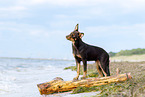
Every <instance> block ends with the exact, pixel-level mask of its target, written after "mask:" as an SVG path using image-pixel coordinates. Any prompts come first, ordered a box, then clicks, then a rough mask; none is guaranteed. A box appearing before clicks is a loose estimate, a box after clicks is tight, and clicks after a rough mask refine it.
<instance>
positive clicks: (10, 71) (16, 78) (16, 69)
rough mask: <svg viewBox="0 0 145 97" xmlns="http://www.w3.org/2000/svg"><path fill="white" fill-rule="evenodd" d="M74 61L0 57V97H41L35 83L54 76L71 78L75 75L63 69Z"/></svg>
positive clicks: (46, 80)
mask: <svg viewBox="0 0 145 97" xmlns="http://www.w3.org/2000/svg"><path fill="white" fill-rule="evenodd" d="M72 64H74V61H61V60H59V61H56V60H30V59H29V60H28V59H9V58H8V59H7V58H6V59H1V58H0V97H1V96H2V97H41V95H40V94H39V91H38V88H37V84H39V83H43V82H48V81H51V80H52V79H53V78H55V77H62V78H63V79H64V80H72V78H73V77H74V76H75V75H76V73H75V72H72V71H71V70H63V68H64V67H67V66H71V65H72Z"/></svg>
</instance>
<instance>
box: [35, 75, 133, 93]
mask: <svg viewBox="0 0 145 97" xmlns="http://www.w3.org/2000/svg"><path fill="white" fill-rule="evenodd" d="M131 78H132V77H131V75H130V73H126V74H118V75H117V76H109V77H102V78H89V79H85V80H78V81H63V80H62V79H58V78H57V79H54V80H52V81H50V82H46V83H42V84H38V85H37V86H38V89H39V91H40V94H41V95H42V94H52V93H58V92H65V91H70V90H73V89H74V88H77V87H79V86H84V87H91V86H100V85H106V84H110V83H114V82H123V81H126V80H128V79H131Z"/></svg>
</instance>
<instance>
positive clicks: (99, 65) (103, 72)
mask: <svg viewBox="0 0 145 97" xmlns="http://www.w3.org/2000/svg"><path fill="white" fill-rule="evenodd" d="M96 63H97V70H98V72H99V74H100V75H101V76H102V77H103V74H104V75H105V77H107V74H106V72H105V71H104V69H103V68H102V66H101V64H100V61H99V60H97V62H96ZM99 67H100V68H101V71H100V69H99Z"/></svg>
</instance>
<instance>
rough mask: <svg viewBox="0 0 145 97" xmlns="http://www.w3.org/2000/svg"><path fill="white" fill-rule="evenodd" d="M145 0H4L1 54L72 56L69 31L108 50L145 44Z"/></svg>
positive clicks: (0, 7)
mask: <svg viewBox="0 0 145 97" xmlns="http://www.w3.org/2000/svg"><path fill="white" fill-rule="evenodd" d="M144 4H145V0H0V57H20V58H53V59H73V55H72V44H71V42H70V41H68V40H66V38H65V36H66V35H68V34H70V33H71V32H72V31H73V30H74V28H75V25H76V24H77V23H79V31H80V32H83V33H84V37H83V38H82V39H83V41H84V42H86V43H88V44H91V45H95V46H99V47H102V48H104V49H105V50H106V51H107V52H110V51H112V52H119V51H120V50H126V49H135V48H145V44H144V43H145V6H144Z"/></svg>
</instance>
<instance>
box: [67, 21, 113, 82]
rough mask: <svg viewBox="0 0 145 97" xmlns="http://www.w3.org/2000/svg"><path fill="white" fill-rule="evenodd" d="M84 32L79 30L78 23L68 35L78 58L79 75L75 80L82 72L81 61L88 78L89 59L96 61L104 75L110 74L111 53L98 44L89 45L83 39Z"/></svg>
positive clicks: (98, 68)
mask: <svg viewBox="0 0 145 97" xmlns="http://www.w3.org/2000/svg"><path fill="white" fill-rule="evenodd" d="M83 36H84V33H80V32H79V31H78V24H77V25H76V27H75V30H74V31H73V32H71V33H70V35H67V36H66V39H68V40H70V41H72V49H73V55H74V57H75V60H76V66H77V76H76V77H75V78H74V80H77V79H78V78H79V74H80V62H81V61H82V62H83V70H84V72H83V77H82V79H84V78H86V75H87V61H95V62H96V66H97V70H98V73H99V74H100V75H101V76H102V77H103V76H110V71H109V55H108V53H107V52H106V51H105V50H104V49H102V48H100V47H96V46H92V45H88V44H86V43H84V42H83V41H82V39H81V38H82V37H83Z"/></svg>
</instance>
